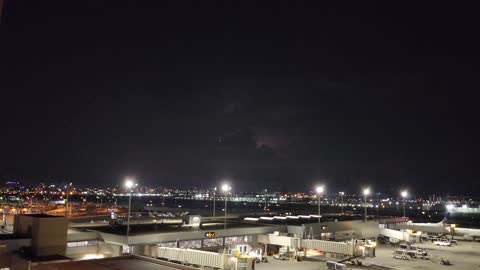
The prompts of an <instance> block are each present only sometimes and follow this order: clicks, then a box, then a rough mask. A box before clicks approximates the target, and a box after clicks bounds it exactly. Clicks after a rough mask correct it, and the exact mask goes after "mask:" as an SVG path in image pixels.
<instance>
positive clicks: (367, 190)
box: [363, 188, 370, 221]
mask: <svg viewBox="0 0 480 270" xmlns="http://www.w3.org/2000/svg"><path fill="white" fill-rule="evenodd" d="M369 194H370V188H366V189H364V190H363V196H364V197H365V221H367V196H368V195H369Z"/></svg>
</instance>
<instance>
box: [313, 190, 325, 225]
mask: <svg viewBox="0 0 480 270" xmlns="http://www.w3.org/2000/svg"><path fill="white" fill-rule="evenodd" d="M315 191H317V199H318V223H320V221H321V218H320V214H321V212H320V197H321V196H322V193H323V191H325V187H324V186H318V187H317V188H316V189H315Z"/></svg>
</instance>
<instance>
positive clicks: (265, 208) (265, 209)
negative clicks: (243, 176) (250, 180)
mask: <svg viewBox="0 0 480 270" xmlns="http://www.w3.org/2000/svg"><path fill="white" fill-rule="evenodd" d="M263 211H265V212H267V189H265V207H264V208H263Z"/></svg>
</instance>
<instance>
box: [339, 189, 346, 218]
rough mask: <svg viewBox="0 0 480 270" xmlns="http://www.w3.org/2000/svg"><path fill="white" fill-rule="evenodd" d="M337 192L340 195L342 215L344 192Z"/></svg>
mask: <svg viewBox="0 0 480 270" xmlns="http://www.w3.org/2000/svg"><path fill="white" fill-rule="evenodd" d="M338 194H340V197H341V198H342V202H341V205H340V206H341V207H342V215H343V196H345V192H343V191H340V192H339V193H338Z"/></svg>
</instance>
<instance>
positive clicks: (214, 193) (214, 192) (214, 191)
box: [213, 187, 217, 217]
mask: <svg viewBox="0 0 480 270" xmlns="http://www.w3.org/2000/svg"><path fill="white" fill-rule="evenodd" d="M216 193H217V187H214V188H213V217H215V201H216V199H215V195H216Z"/></svg>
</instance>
